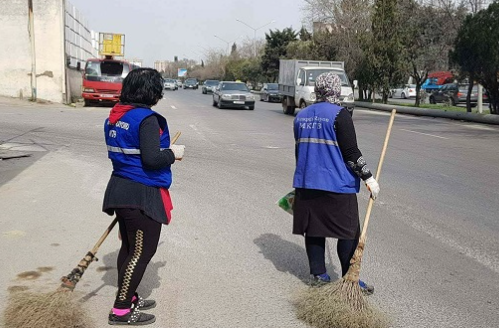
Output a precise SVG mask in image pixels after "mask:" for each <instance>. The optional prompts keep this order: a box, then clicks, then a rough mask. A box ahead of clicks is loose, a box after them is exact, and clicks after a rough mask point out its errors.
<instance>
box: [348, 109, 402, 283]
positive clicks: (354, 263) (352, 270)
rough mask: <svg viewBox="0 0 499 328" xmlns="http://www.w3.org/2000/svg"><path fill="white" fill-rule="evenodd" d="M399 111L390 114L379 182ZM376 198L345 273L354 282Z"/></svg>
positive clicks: (357, 276) (379, 166)
mask: <svg viewBox="0 0 499 328" xmlns="http://www.w3.org/2000/svg"><path fill="white" fill-rule="evenodd" d="M396 112H397V111H396V110H395V109H394V110H392V115H391V116H390V122H389V123H388V129H387V130H386V136H385V142H384V144H383V150H382V151H381V156H380V158H379V163H378V168H377V170H376V181H378V182H379V180H380V177H381V168H382V167H383V162H384V160H385V154H386V149H387V148H388V141H389V140H390V135H391V132H392V126H393V121H394V120H395V113H396ZM373 204H374V199H373V198H372V197H369V203H368V204H367V210H366V216H365V218H364V224H363V226H362V233H361V234H360V238H359V245H358V246H357V248H356V249H355V253H354V255H353V257H352V259H351V260H350V267H349V269H348V272H347V273H346V274H345V277H344V279H345V280H349V281H352V282H356V283H358V282H359V274H360V264H361V262H362V255H363V253H364V247H365V245H366V239H367V227H368V225H369V219H370V218H371V211H372V208H373Z"/></svg>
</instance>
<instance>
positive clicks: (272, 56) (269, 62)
mask: <svg viewBox="0 0 499 328" xmlns="http://www.w3.org/2000/svg"><path fill="white" fill-rule="evenodd" d="M297 36H298V35H297V33H296V32H295V31H294V30H293V29H292V28H290V27H288V28H285V29H283V30H282V31H280V30H275V31H272V30H270V31H269V33H266V34H265V39H266V41H267V43H266V45H265V50H264V54H263V56H262V64H261V65H262V70H263V72H264V74H265V76H266V77H267V79H268V80H269V81H272V82H275V81H276V80H277V76H278V74H279V60H280V59H281V58H285V57H286V52H287V46H288V44H289V43H290V42H292V41H296V38H297Z"/></svg>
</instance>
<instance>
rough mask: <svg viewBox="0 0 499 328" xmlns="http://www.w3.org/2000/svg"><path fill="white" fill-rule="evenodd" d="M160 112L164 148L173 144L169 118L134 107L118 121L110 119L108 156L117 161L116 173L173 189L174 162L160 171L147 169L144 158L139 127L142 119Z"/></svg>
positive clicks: (106, 128)
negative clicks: (167, 119)
mask: <svg viewBox="0 0 499 328" xmlns="http://www.w3.org/2000/svg"><path fill="white" fill-rule="evenodd" d="M151 115H156V117H157V118H158V122H159V126H160V128H161V130H162V133H161V136H160V131H158V137H160V147H161V149H166V148H169V147H170V133H169V131H168V124H167V122H166V119H165V118H164V117H163V116H161V115H160V114H158V113H156V112H154V111H153V110H151V109H146V108H134V109H132V110H130V111H128V112H127V113H126V114H125V115H123V116H122V117H121V118H120V120H119V121H118V122H116V124H110V123H109V119H106V121H105V125H104V132H105V138H106V144H107V151H108V157H109V158H110V159H111V162H112V163H113V174H115V175H117V176H120V177H123V178H125V179H129V180H133V181H136V182H139V183H142V184H144V185H146V186H150V187H159V188H170V185H171V183H172V171H171V167H170V165H168V166H167V167H164V168H162V169H159V170H147V169H145V168H144V167H143V166H142V161H141V157H140V141H139V134H140V133H139V128H140V124H141V123H142V121H143V120H144V119H145V118H146V117H149V116H151Z"/></svg>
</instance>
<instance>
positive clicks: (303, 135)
mask: <svg viewBox="0 0 499 328" xmlns="http://www.w3.org/2000/svg"><path fill="white" fill-rule="evenodd" d="M341 109H342V107H340V106H337V105H333V104H330V103H326V102H320V103H316V104H313V105H310V106H308V107H307V108H305V109H303V110H302V111H300V112H299V113H298V115H296V118H295V121H294V133H295V140H296V147H297V162H296V170H295V175H294V179H293V187H294V188H304V189H317V190H325V191H332V192H336V193H342V194H353V193H358V192H359V188H360V179H359V177H357V176H356V175H355V173H354V172H353V171H352V170H350V168H349V167H348V166H347V164H346V163H345V161H344V160H343V156H342V155H341V151H340V148H339V146H338V142H337V139H336V132H335V131H334V123H335V121H336V116H337V115H338V113H339V112H340V110H341Z"/></svg>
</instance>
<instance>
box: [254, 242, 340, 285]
mask: <svg viewBox="0 0 499 328" xmlns="http://www.w3.org/2000/svg"><path fill="white" fill-rule="evenodd" d="M253 242H254V243H255V245H257V246H258V247H259V248H260V253H262V254H263V256H264V257H265V258H266V259H267V260H269V261H271V262H272V263H273V264H274V266H275V268H276V269H277V270H278V271H280V272H287V273H290V274H292V275H294V276H295V277H297V278H298V279H300V280H301V281H303V282H304V283H309V282H310V275H309V272H310V269H309V267H308V261H307V254H306V252H305V249H304V248H303V247H301V246H299V245H297V244H295V243H293V242H290V241H287V240H284V239H282V238H281V237H280V236H278V235H276V234H272V233H266V234H263V235H261V236H260V237H258V238H256V239H255V240H254V241H253ZM326 256H328V254H326ZM328 272H329V273H330V275H331V278H332V279H333V280H336V279H338V276H337V275H336V273H335V270H334V268H331V269H329V270H328Z"/></svg>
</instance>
